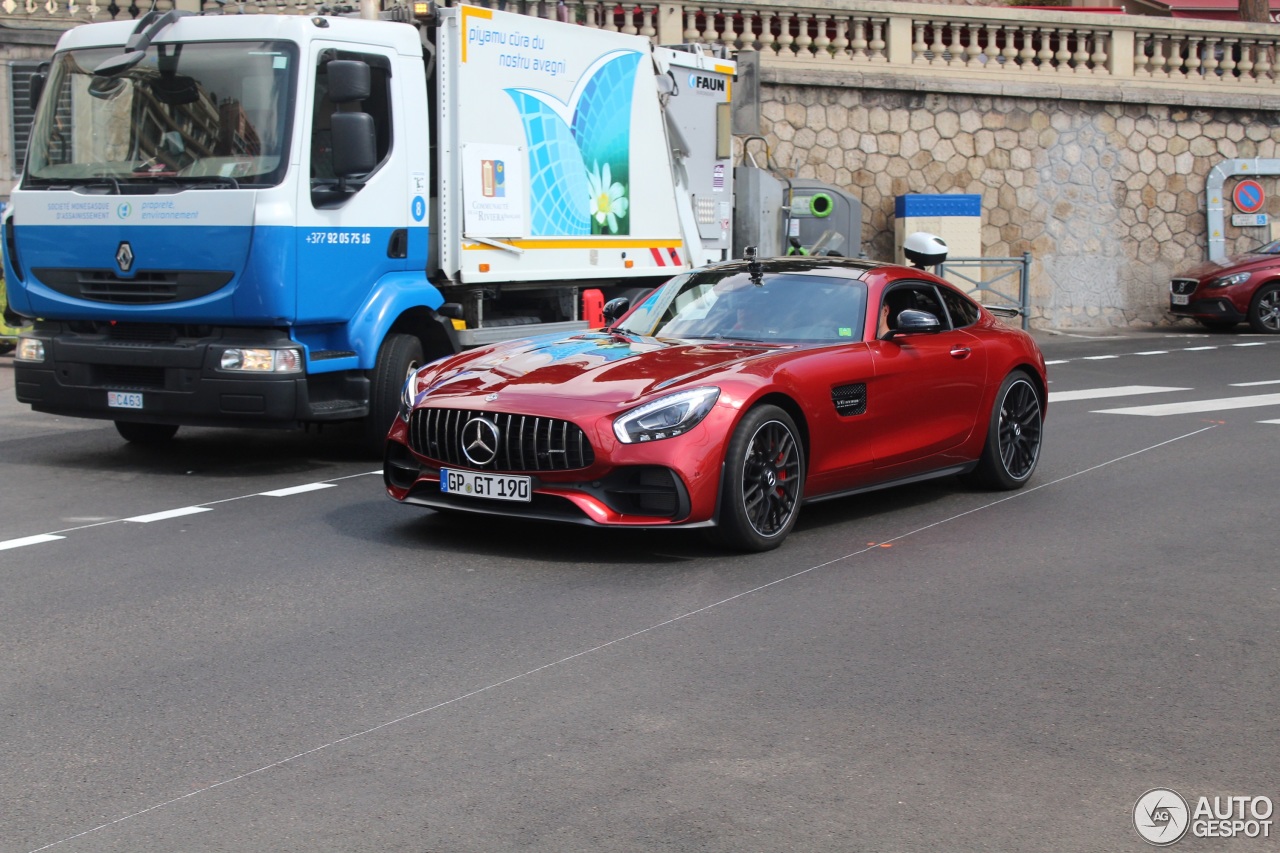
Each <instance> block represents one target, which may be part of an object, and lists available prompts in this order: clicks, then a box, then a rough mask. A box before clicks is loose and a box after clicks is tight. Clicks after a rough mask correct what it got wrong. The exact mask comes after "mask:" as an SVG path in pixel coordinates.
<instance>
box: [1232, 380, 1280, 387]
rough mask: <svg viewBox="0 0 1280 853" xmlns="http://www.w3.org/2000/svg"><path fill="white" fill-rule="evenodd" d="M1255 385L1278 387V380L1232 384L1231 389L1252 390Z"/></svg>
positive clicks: (1279, 382) (1279, 383)
mask: <svg viewBox="0 0 1280 853" xmlns="http://www.w3.org/2000/svg"><path fill="white" fill-rule="evenodd" d="M1255 385H1280V379H1267V380H1265V381H1263V382H1232V383H1231V387H1232V388H1252V387H1253V386H1255Z"/></svg>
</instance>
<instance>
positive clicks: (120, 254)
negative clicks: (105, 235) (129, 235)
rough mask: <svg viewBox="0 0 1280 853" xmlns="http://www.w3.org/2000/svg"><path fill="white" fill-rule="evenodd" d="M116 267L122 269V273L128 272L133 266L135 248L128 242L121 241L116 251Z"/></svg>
mask: <svg viewBox="0 0 1280 853" xmlns="http://www.w3.org/2000/svg"><path fill="white" fill-rule="evenodd" d="M116 266H118V267H120V272H128V271H129V269H130V267H132V266H133V247H132V246H130V245H129V241H128V240H121V241H120V246H119V247H118V248H117V249H116Z"/></svg>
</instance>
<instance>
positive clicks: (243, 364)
mask: <svg viewBox="0 0 1280 853" xmlns="http://www.w3.org/2000/svg"><path fill="white" fill-rule="evenodd" d="M219 366H220V367H221V368H222V369H223V370H237V371H245V372H249V373H301V372H302V353H301V352H300V351H299V350H296V349H257V348H249V347H236V348H234V349H228V350H223V351H222V359H221V361H220V362H219Z"/></svg>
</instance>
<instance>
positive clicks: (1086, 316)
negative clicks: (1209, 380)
mask: <svg viewBox="0 0 1280 853" xmlns="http://www.w3.org/2000/svg"><path fill="white" fill-rule="evenodd" d="M761 114H762V118H763V130H764V136H765V138H766V139H767V140H768V142H769V144H770V147H771V149H772V162H773V164H774V165H775V167H777V168H779V169H780V170H782V171H785V172H788V173H789V174H791V175H792V176H794V177H801V178H817V179H818V180H821V181H826V182H828V183H833V184H836V185H838V186H840V187H843V188H845V189H846V190H848V191H849V192H850V193H852V194H853V195H854V196H855V197H858V198H860V199H861V200H862V204H863V250H864V251H865V252H866V253H867V255H868V256H869V257H871V258H877V259H884V260H889V259H892V258H893V254H894V249H895V247H894V245H893V240H894V236H893V225H894V221H893V211H894V200H895V198H896V197H897V196H899V195H902V194H906V193H947V192H954V193H978V194H981V195H982V211H983V228H982V248H983V254H984V256H987V257H1014V256H1020V255H1021V254H1022V253H1023V252H1031V254H1032V273H1031V302H1032V324H1033V325H1034V326H1038V327H1046V326H1047V327H1055V328H1072V327H1076V328H1086V327H1093V328H1096V327H1099V326H1128V325H1134V326H1137V325H1147V324H1151V323H1160V322H1164V321H1165V320H1166V314H1165V308H1166V307H1167V304H1168V287H1169V278H1170V276H1171V275H1173V274H1174V273H1177V272H1179V271H1181V270H1183V269H1186V268H1188V267H1190V266H1192V265H1194V264H1196V263H1198V262H1200V261H1201V260H1203V259H1204V258H1205V256H1206V252H1207V233H1206V217H1205V182H1206V178H1207V176H1208V174H1209V170H1210V169H1212V168H1213V167H1214V166H1216V165H1218V164H1219V163H1220V162H1221V161H1223V160H1226V159H1232V158H1254V157H1261V158H1274V157H1277V156H1280V115H1278V114H1277V113H1274V112H1270V111H1256V110H1233V109H1209V108H1190V107H1179V106H1163V105H1148V104H1119V103H1105V102H1093V101H1071V100H1057V99H1052V100H1050V99H1035V98H1015V97H999V96H980V95H964V94H937V93H930V94H925V93H919V92H907V91H900V90H888V89H881V90H877V89H853V88H841V87H820V86H814V85H805V86H795V85H765V86H764V87H763V91H762V107H761ZM1273 180H1274V179H1265V178H1264V179H1263V184H1264V186H1268V189H1269V193H1268V202H1267V203H1268V208H1267V212H1268V213H1270V214H1271V215H1272V217H1273V218H1274V217H1276V216H1277V215H1280V198H1278V197H1277V196H1278V195H1280V193H1277V192H1275V191H1274V190H1272V189H1271V181H1273ZM1229 186H1230V182H1229V184H1228V189H1229ZM1228 207H1229V203H1228ZM1228 221H1229V218H1228ZM1226 237H1227V249H1228V252H1229V253H1231V252H1233V251H1240V250H1243V249H1245V248H1247V247H1249V246H1252V245H1254V244H1256V243H1257V242H1260V241H1262V240H1266V239H1270V230H1269V229H1268V228H1266V227H1261V228H1243V229H1235V228H1231V227H1230V226H1228V229H1227V234H1226Z"/></svg>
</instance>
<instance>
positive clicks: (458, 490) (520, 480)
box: [440, 468, 533, 503]
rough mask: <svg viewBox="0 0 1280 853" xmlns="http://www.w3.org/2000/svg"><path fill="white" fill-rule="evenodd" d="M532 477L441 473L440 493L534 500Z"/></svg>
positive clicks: (445, 470)
mask: <svg viewBox="0 0 1280 853" xmlns="http://www.w3.org/2000/svg"><path fill="white" fill-rule="evenodd" d="M532 480H533V478H532V477H520V476H516V475H514V474H481V473H480V472H478V471H452V470H450V469H448V468H444V469H441V471H440V491H442V492H445V493H447V494H451V495H463V496H465V497H469V498H489V499H490V500H495V501H521V502H523V503H528V502H529V501H530V500H532V493H533V485H532Z"/></svg>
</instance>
